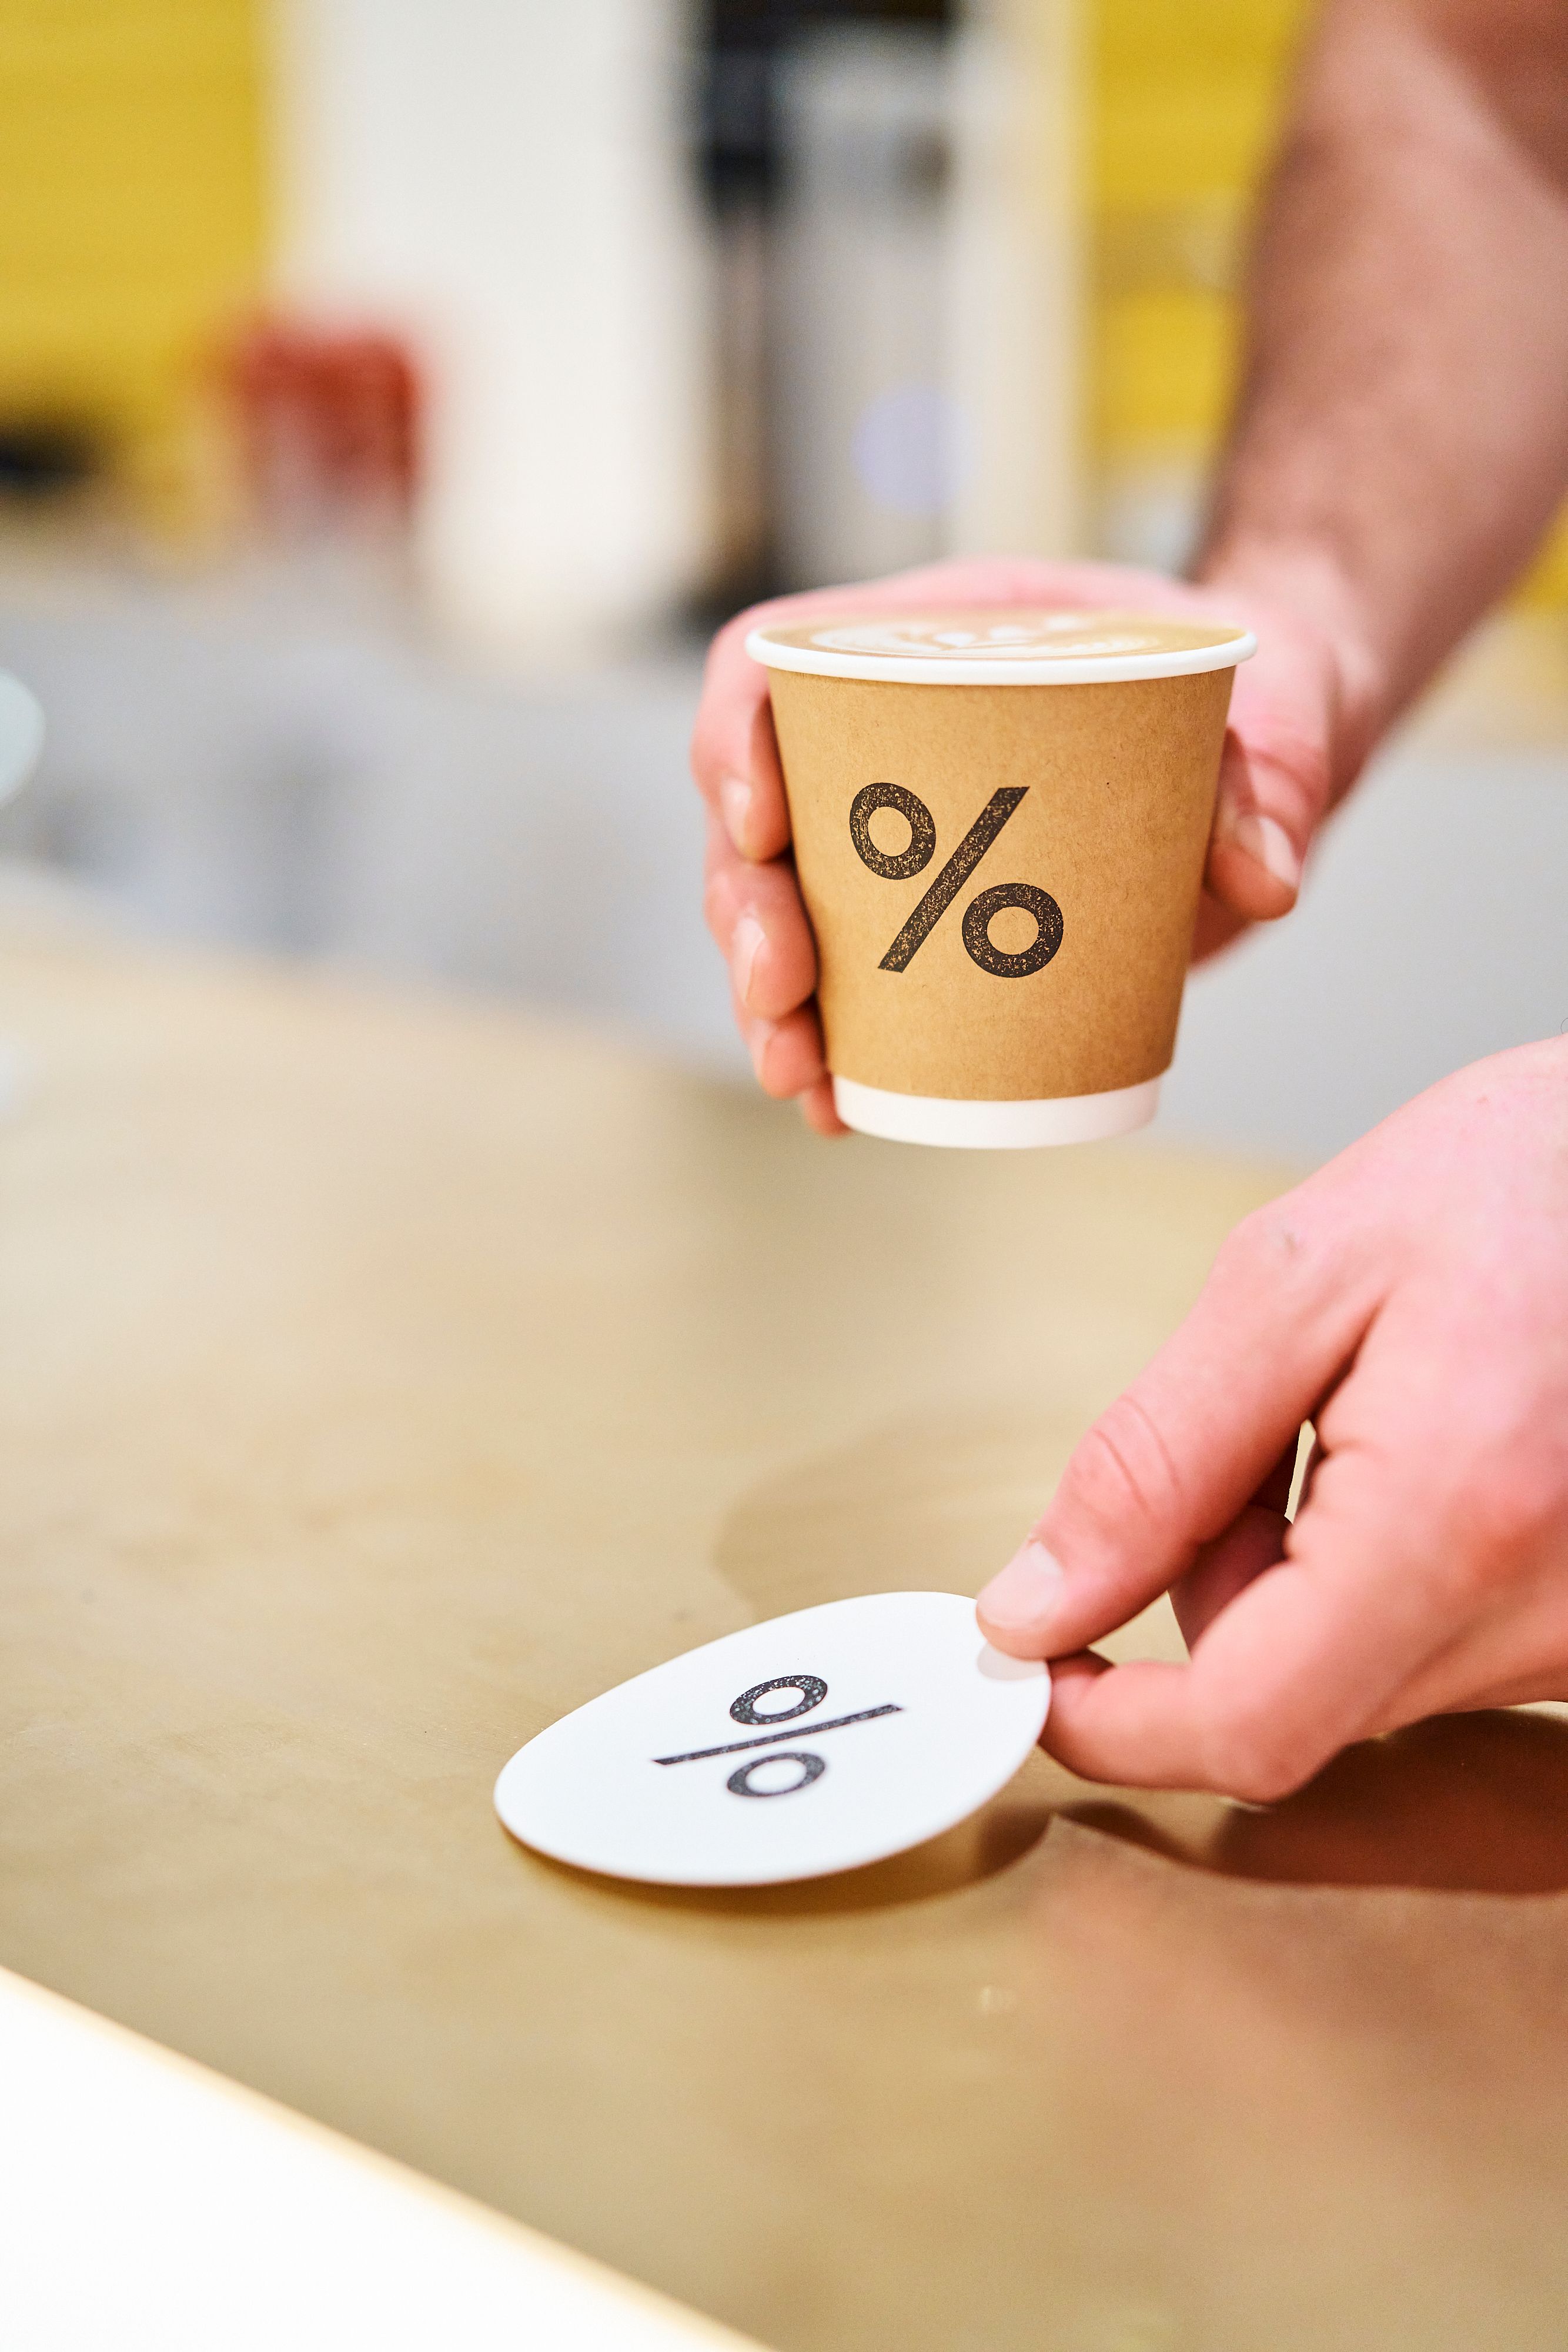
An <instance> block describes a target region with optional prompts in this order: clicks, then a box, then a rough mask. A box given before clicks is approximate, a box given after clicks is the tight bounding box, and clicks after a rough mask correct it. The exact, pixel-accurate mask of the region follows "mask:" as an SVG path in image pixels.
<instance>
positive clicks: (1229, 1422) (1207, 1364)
mask: <svg viewBox="0 0 1568 2352" xmlns="http://www.w3.org/2000/svg"><path fill="white" fill-rule="evenodd" d="M1303 1222H1304V1220H1303V1216H1302V1212H1301V1195H1299V1194H1287V1195H1286V1196H1285V1198H1284V1199H1283V1200H1282V1201H1279V1202H1273V1203H1271V1204H1270V1207H1269V1208H1267V1209H1265V1210H1261V1211H1260V1212H1259V1213H1257V1215H1255V1216H1253V1217H1249V1219H1248V1220H1247V1221H1246V1223H1243V1224H1241V1225H1239V1226H1238V1228H1237V1230H1236V1232H1235V1233H1234V1234H1232V1235H1231V1236H1230V1238H1229V1240H1228V1242H1227V1243H1226V1244H1225V1246H1224V1248H1223V1249H1222V1250H1221V1251H1220V1254H1219V1256H1218V1259H1217V1261H1216V1263H1215V1267H1214V1271H1213V1273H1212V1274H1211V1275H1210V1276H1209V1279H1208V1281H1207V1284H1206V1285H1205V1286H1204V1290H1203V1293H1202V1296H1201V1297H1199V1299H1198V1302H1197V1306H1196V1307H1194V1308H1193V1310H1192V1312H1191V1313H1190V1315H1188V1316H1187V1318H1186V1321H1185V1322H1184V1323H1183V1324H1182V1325H1181V1327H1180V1328H1179V1329H1178V1330H1177V1331H1176V1334H1175V1335H1174V1337H1173V1338H1172V1339H1169V1340H1168V1341H1167V1342H1166V1346H1165V1347H1164V1348H1163V1349H1161V1350H1160V1352H1159V1354H1158V1355H1157V1356H1156V1357H1155V1360H1154V1361H1153V1362H1152V1363H1151V1364H1150V1365H1149V1366H1148V1368H1147V1370H1145V1371H1144V1372H1143V1373H1141V1374H1140V1376H1139V1377H1138V1379H1137V1380H1136V1381H1134V1382H1133V1384H1132V1386H1131V1387H1130V1388H1129V1389H1127V1390H1125V1391H1124V1393H1123V1394H1122V1395H1121V1396H1120V1397H1118V1398H1117V1400H1116V1402H1114V1403H1113V1405H1112V1406H1111V1407H1110V1409H1109V1411H1108V1412H1104V1413H1103V1414H1102V1415H1101V1417H1100V1419H1099V1420H1098V1421H1097V1422H1096V1423H1094V1425H1093V1427H1092V1429H1091V1430H1090V1431H1089V1432H1088V1433H1087V1435H1086V1436H1085V1437H1084V1438H1083V1439H1082V1442H1081V1443H1080V1444H1079V1445H1078V1447H1077V1449H1076V1450H1075V1452H1074V1454H1073V1455H1072V1458H1071V1461H1070V1462H1069V1464H1068V1465H1067V1469H1066V1472H1065V1474H1064V1475H1063V1477H1062V1480H1061V1486H1059V1487H1058V1489H1057V1491H1056V1495H1055V1496H1054V1498H1053V1499H1052V1501H1051V1506H1050V1507H1049V1509H1048V1510H1047V1511H1046V1512H1045V1514H1044V1516H1043V1517H1042V1518H1041V1519H1040V1521H1039V1522H1038V1524H1037V1525H1036V1527H1035V1528H1034V1529H1033V1531H1032V1532H1031V1534H1030V1537H1029V1538H1028V1539H1027V1540H1026V1541H1025V1543H1024V1544H1023V1545H1022V1547H1021V1548H1020V1549H1019V1551H1018V1552H1017V1553H1015V1555H1014V1557H1013V1558H1012V1559H1010V1560H1009V1562H1008V1564H1007V1566H1006V1567H1005V1568H1004V1569H1003V1570H1002V1571H1001V1573H1000V1574H999V1575H998V1576H997V1577H995V1578H993V1580H992V1581H991V1582H990V1583H989V1584H988V1586H987V1587H986V1589H985V1591H983V1592H982V1593H981V1595H980V1598H979V1601H978V1604H977V1612H978V1616H979V1621H980V1625H981V1628H982V1630H983V1632H984V1633H986V1635H987V1637H988V1640H990V1641H991V1642H992V1643H995V1645H996V1647H997V1648H998V1649H999V1650H1005V1651H1007V1652H1009V1653H1010V1654H1011V1655H1013V1656H1014V1657H1025V1658H1048V1657H1061V1656H1065V1655H1067V1654H1070V1653H1071V1652H1073V1651H1077V1650H1082V1649H1083V1648H1085V1647H1087V1646H1088V1644H1089V1643H1092V1642H1094V1641H1097V1640H1099V1639H1100V1638H1101V1636H1102V1635H1103V1634H1105V1633H1110V1632H1112V1631H1113V1628H1114V1627H1116V1626H1118V1625H1122V1624H1124V1623H1125V1622H1126V1621H1127V1619H1128V1618H1129V1617H1132V1616H1134V1615H1135V1614H1136V1613H1137V1612H1138V1611H1139V1610H1140V1609H1142V1608H1144V1607H1145V1606H1146V1605H1147V1603H1148V1602H1149V1601H1153V1600H1154V1599H1155V1597H1156V1596H1157V1595H1158V1594H1159V1593H1161V1592H1163V1591H1166V1588H1167V1587H1168V1586H1170V1585H1172V1584H1174V1583H1175V1582H1176V1580H1178V1579H1179V1578H1181V1577H1184V1576H1185V1575H1186V1574H1187V1572H1188V1571H1189V1570H1191V1569H1192V1568H1193V1567H1194V1565H1195V1563H1196V1562H1197V1559H1198V1555H1199V1552H1200V1550H1201V1549H1202V1548H1203V1547H1204V1546H1205V1545H1207V1544H1211V1543H1213V1542H1215V1541H1216V1539H1217V1538H1219V1537H1220V1536H1222V1535H1224V1533H1225V1532H1226V1530H1227V1529H1228V1528H1230V1527H1231V1526H1232V1524H1233V1523H1234V1521H1235V1520H1236V1519H1237V1517H1238V1516H1239V1513H1240V1512H1241V1511H1242V1510H1243V1508H1244V1507H1245V1506H1246V1505H1247V1504H1248V1503H1249V1500H1250V1499H1251V1498H1252V1497H1253V1496H1257V1495H1259V1494H1260V1492H1262V1493H1263V1495H1264V1498H1265V1499H1266V1500H1271V1499H1273V1498H1272V1496H1270V1495H1269V1493H1268V1487H1269V1486H1271V1485H1272V1484H1273V1482H1274V1480H1275V1479H1277V1477H1278V1475H1279V1474H1280V1470H1281V1464H1282V1460H1283V1457H1284V1456H1285V1455H1286V1454H1288V1453H1292V1452H1293V1448H1294V1445H1295V1442H1296V1437H1297V1433H1298V1432H1299V1431H1300V1428H1301V1423H1302V1422H1303V1421H1305V1420H1307V1419H1308V1418H1309V1417H1310V1416H1311V1414H1312V1412H1313V1411H1314V1409H1315V1407H1316V1406H1317V1404H1318V1403H1319V1402H1320V1401H1321V1399H1322V1395H1323V1393H1324V1391H1325V1390H1326V1389H1327V1388H1328V1387H1329V1386H1330V1384H1331V1383H1332V1381H1333V1380H1334V1378H1335V1376H1336V1375H1337V1374H1338V1373H1339V1371H1340V1370H1342V1369H1343V1366H1344V1364H1345V1363H1346V1362H1347V1361H1348V1360H1349V1359H1350V1357H1351V1356H1352V1355H1353V1354H1354V1350H1355V1349H1356V1346H1357V1344H1358V1343H1359V1340H1360V1339H1361V1336H1362V1333H1363V1332H1364V1330H1365V1328H1366V1326H1367V1323H1368V1322H1369V1321H1370V1319H1371V1317H1372V1314H1373V1312H1374V1310H1375V1304H1376V1296H1375V1286H1374V1282H1373V1280H1372V1279H1371V1278H1369V1277H1367V1276H1360V1277H1359V1278H1358V1274H1357V1270H1356V1269H1355V1268H1354V1266H1350V1265H1346V1264H1345V1263H1344V1262H1343V1252H1342V1251H1341V1250H1340V1249H1338V1248H1336V1247H1334V1246H1333V1245H1332V1244H1331V1243H1327V1242H1322V1241H1320V1245H1319V1246H1317V1247H1312V1246H1310V1245H1309V1244H1306V1242H1305V1241H1304V1238H1303V1234H1302V1233H1301V1231H1300V1230H1299V1229H1298V1228H1299V1227H1300V1226H1301V1224H1302V1223H1303ZM1271 1474H1272V1475H1271ZM1278 1507H1281V1508H1282V1498H1281V1501H1280V1504H1279V1506H1278Z"/></svg>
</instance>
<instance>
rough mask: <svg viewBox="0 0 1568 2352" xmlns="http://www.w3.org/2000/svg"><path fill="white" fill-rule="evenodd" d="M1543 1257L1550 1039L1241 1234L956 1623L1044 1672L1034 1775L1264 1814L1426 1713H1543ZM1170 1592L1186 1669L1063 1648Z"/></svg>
mask: <svg viewBox="0 0 1568 2352" xmlns="http://www.w3.org/2000/svg"><path fill="white" fill-rule="evenodd" d="M1565 1236H1568V1045H1564V1044H1563V1043H1562V1042H1560V1041H1558V1040H1556V1039H1552V1041H1550V1042H1549V1043H1547V1044H1545V1045H1527V1046H1522V1047H1520V1048H1518V1049H1517V1050H1515V1051H1514V1052H1511V1053H1508V1054H1500V1055H1495V1056H1493V1057H1492V1058H1491V1059H1490V1060H1488V1061H1485V1062H1479V1063H1477V1064H1476V1065H1474V1066H1473V1067H1471V1068H1469V1069H1468V1070H1463V1071H1461V1072H1460V1073H1459V1074H1458V1076H1456V1077H1452V1078H1448V1079H1446V1080H1445V1081H1444V1082H1443V1084H1442V1085H1441V1086H1438V1087H1433V1088H1432V1089H1431V1091H1430V1092H1429V1093H1427V1094H1425V1095H1421V1096H1419V1097H1417V1098H1416V1101H1415V1102H1413V1103H1410V1104H1408V1105H1407V1106H1406V1108H1404V1109H1403V1110H1401V1111H1398V1112H1397V1113H1396V1115H1395V1116H1394V1117H1393V1118H1389V1119H1387V1120H1385V1122H1384V1124H1383V1125H1382V1126H1381V1127H1379V1128H1376V1129H1374V1131H1373V1132H1372V1134H1370V1135H1369V1136H1367V1137H1365V1138H1364V1139H1363V1140H1362V1141H1361V1142H1359V1143H1357V1144H1356V1145H1354V1147H1353V1149H1352V1150H1349V1151H1346V1152H1343V1153H1342V1154H1341V1156H1340V1157H1339V1158H1338V1159H1337V1160H1332V1161H1331V1162H1330V1163H1329V1165H1328V1166H1327V1167H1326V1168H1323V1169H1322V1170H1321V1171H1319V1173H1318V1174H1316V1175H1315V1176H1312V1177H1311V1178H1310V1179H1309V1180H1308V1181H1307V1182H1305V1183H1304V1184H1301V1185H1300V1186H1298V1187H1297V1189H1296V1190H1295V1191H1294V1192H1288V1193H1286V1194H1285V1195H1284V1196H1283V1197H1282V1198H1281V1199H1280V1200H1278V1201H1275V1202H1271V1203H1270V1205H1269V1207H1267V1208H1265V1209H1262V1210H1260V1211H1258V1212H1257V1213H1255V1214H1254V1215H1252V1216H1250V1217H1249V1218H1248V1219H1247V1220H1246V1222H1245V1223H1243V1224H1241V1225H1240V1226H1239V1227H1238V1228H1237V1230H1236V1232H1235V1233H1234V1234H1232V1235H1231V1236H1230V1238H1229V1240H1228V1242H1227V1243H1226V1244H1225V1246H1224V1248H1223V1249H1222V1250H1221V1252H1220V1254H1219V1256H1218V1260H1217V1262H1216V1265H1215V1267H1214V1271H1213V1273H1212V1274H1211V1276H1210V1277H1209V1280H1208V1282H1207V1286H1206V1287H1205V1289H1204V1292H1203V1294H1202V1296H1201V1297H1200V1298H1199V1299H1198V1302H1197V1306H1196V1307H1194V1308H1193V1310H1192V1312H1191V1314H1190V1315H1188V1317H1187V1318H1186V1321H1185V1322H1184V1323H1183V1324H1182V1325H1181V1327H1180V1328H1179V1329H1178V1330H1177V1331H1176V1334H1175V1336H1174V1337H1173V1338H1172V1339H1170V1340H1169V1342H1168V1343H1167V1344H1166V1347H1165V1348H1164V1349H1161V1351H1160V1353H1159V1354H1158V1355H1157V1356H1156V1357H1155V1360H1154V1361H1153V1362H1152V1363H1151V1364H1150V1365H1149V1367H1148V1369H1147V1370H1145V1372H1144V1373H1143V1374H1142V1375H1141V1376H1140V1377H1139V1379H1137V1380H1136V1381H1134V1383H1133V1385H1132V1386H1131V1388H1129V1389H1128V1390H1127V1391H1125V1392H1124V1395H1123V1396H1121V1397H1120V1398H1119V1399H1118V1400H1117V1402H1115V1403H1114V1404H1113V1405H1112V1407H1111V1408H1110V1410H1109V1412H1106V1413H1104V1414H1103V1416H1102V1418H1101V1419H1100V1421H1099V1422H1098V1423H1096V1424H1095V1425H1094V1427H1093V1428H1092V1430H1091V1431H1090V1432H1089V1433H1088V1435H1087V1436H1086V1437H1085V1438H1084V1439H1083V1441H1082V1444H1080V1446H1079V1447H1078V1449H1077V1451H1076V1452H1075V1454H1073V1457H1072V1459H1071V1463H1070V1464H1069V1465H1068V1468H1067V1472H1066V1475H1064V1477H1063V1479H1062V1482H1061V1486H1060V1487H1059V1489H1058V1491H1057V1494H1056V1496H1055V1499H1054V1500H1053V1501H1052V1503H1051V1507H1050V1509H1049V1510H1048V1511H1047V1512H1046V1514H1045V1516H1044V1517H1043V1518H1042V1519H1041V1520H1040V1523H1039V1525H1038V1527H1037V1528H1035V1530H1034V1532H1033V1534H1032V1536H1031V1537H1030V1539H1029V1540H1028V1541H1027V1542H1026V1543H1025V1545H1024V1546H1023V1548H1022V1549H1021V1550H1020V1551H1019V1553H1018V1555H1017V1556H1016V1557H1015V1559H1012V1560H1011V1561H1010V1562H1009V1565H1008V1566H1007V1567H1006V1568H1005V1569H1004V1570H1002V1572H1001V1574H1000V1575H999V1576H998V1577H997V1578H996V1579H995V1580H994V1581H993V1582H992V1583H991V1584H989V1585H988V1587H987V1589H986V1591H984V1592H983V1593H982V1594H981V1596H980V1602H979V1613H980V1622H981V1624H982V1625H983V1627H984V1628H985V1631H986V1632H987V1633H988V1635H989V1637H990V1639H991V1640H992V1641H993V1642H994V1643H996V1644H997V1645H998V1647H999V1648H1001V1649H1004V1650H1007V1651H1009V1652H1011V1653H1012V1654H1014V1655H1015V1656H1019V1657H1037V1658H1038V1657H1045V1658H1050V1659H1052V1660H1053V1661H1060V1662H1061V1663H1059V1664H1054V1665H1053V1668H1052V1673H1053V1679H1054V1683H1055V1689H1054V1693H1053V1696H1052V1701H1051V1717H1050V1721H1049V1724H1048V1727H1047V1730H1046V1745H1047V1746H1048V1747H1049V1748H1050V1749H1051V1752H1052V1753H1053V1754H1054V1755H1055V1756H1057V1757H1059V1758H1060V1759H1061V1761H1062V1762H1063V1763H1065V1764H1067V1765H1068V1766H1069V1767H1071V1769H1073V1770H1074V1771H1078V1772H1082V1773H1084V1774H1085V1775H1087V1776H1088V1777H1089V1778H1091V1779H1094V1780H1114V1781H1120V1782H1124V1783H1132V1784H1136V1785H1141V1786H1145V1787H1176V1788H1191V1789H1212V1790H1221V1791H1223V1792H1225V1793H1226V1794H1228V1795H1231V1796H1238V1797H1244V1798H1250V1799H1254V1800H1258V1801H1268V1800H1270V1799H1273V1798H1278V1797H1281V1796H1283V1795H1285V1794H1287V1793H1288V1792H1289V1791H1290V1790H1293V1789H1296V1788H1299V1787H1300V1786H1301V1784H1302V1783H1303V1782H1304V1781H1306V1780H1309V1779H1310V1778H1311V1777H1312V1774H1313V1773H1314V1772H1315V1771H1316V1770H1317V1769H1318V1768H1319V1767H1320V1766H1321V1765H1322V1764H1323V1763H1325V1762H1326V1761H1327V1760H1328V1759H1329V1758H1330V1757H1331V1756H1333V1754H1335V1753H1336V1751H1337V1750H1338V1749H1340V1748H1343V1747H1345V1746H1346V1745H1347V1744H1348V1743H1350V1742H1351V1741H1353V1740H1357V1739H1364V1738H1369V1737H1372V1736H1374V1735H1375V1734H1376V1733H1379V1732H1384V1731H1388V1730H1392V1729H1394V1728H1395V1727H1397V1726H1399V1725H1402V1724H1407V1723H1411V1722H1414V1721H1416V1719H1417V1718H1419V1717H1424V1716H1429V1715H1434V1714H1438V1713H1445V1712H1455V1711H1460V1710H1464V1709H1468V1708H1473V1707H1490V1706H1510V1705H1513V1704H1516V1703H1518V1702H1520V1701H1522V1700H1528V1699H1541V1698H1565V1697H1568V1248H1565V1246H1564V1241H1565ZM1309 1420H1310V1421H1311V1422H1312V1423H1313V1424H1314V1425H1315V1429H1316V1435H1317V1444H1316V1448H1315V1450H1314V1455H1313V1460H1312V1465H1311V1467H1310V1470H1309V1475H1308V1479H1307V1483H1306V1487H1305V1491H1304V1493H1303V1496H1302V1498H1301V1503H1300V1506H1299V1507H1298V1510H1297V1513H1296V1517H1295V1519H1294V1522H1293V1523H1290V1522H1287V1520H1286V1519H1285V1517H1284V1516H1283V1514H1284V1509H1285V1504H1286V1500H1287V1497H1288V1493H1289V1488H1290V1485H1291V1470H1292V1465H1293V1463H1294V1460H1295V1455H1296V1449H1297V1440H1298V1433H1299V1429H1300V1425H1301V1423H1302V1422H1304V1421H1309ZM1167 1589H1168V1590H1169V1591H1170V1594H1171V1598H1172V1600H1173V1601H1174V1603H1175V1606H1176V1616H1177V1619H1178V1621H1179V1622H1180V1625H1181V1629H1182V1632H1183V1633H1184V1634H1185V1636H1186V1642H1187V1644H1188V1647H1189V1649H1190V1650H1191V1653H1192V1655H1191V1659H1190V1662H1189V1663H1188V1664H1186V1665H1175V1664H1155V1663H1153V1662H1141V1663H1138V1664H1124V1665H1112V1664H1108V1663H1107V1662H1105V1661H1104V1660H1103V1659H1101V1658H1098V1657H1096V1656H1095V1655H1094V1654H1093V1653H1092V1651H1091V1650H1090V1649H1089V1648H1088V1646H1087V1645H1088V1644H1089V1643H1092V1642H1094V1641H1096V1640H1098V1639H1100V1638H1101V1637H1103V1635H1104V1634H1106V1633H1109V1632H1111V1631H1112V1630H1113V1628H1114V1627H1116V1626H1118V1625H1121V1624H1123V1623H1124V1622H1126V1621H1127V1620H1128V1619H1129V1618H1131V1617H1132V1616H1134V1614H1135V1613H1136V1612H1138V1611H1139V1610H1140V1609H1142V1608H1143V1607H1144V1606H1145V1604H1146V1603H1147V1602H1148V1601H1152V1600H1154V1599H1155V1597H1156V1596H1157V1595H1158V1594H1159V1593H1160V1592H1162V1591H1166V1590H1167Z"/></svg>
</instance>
